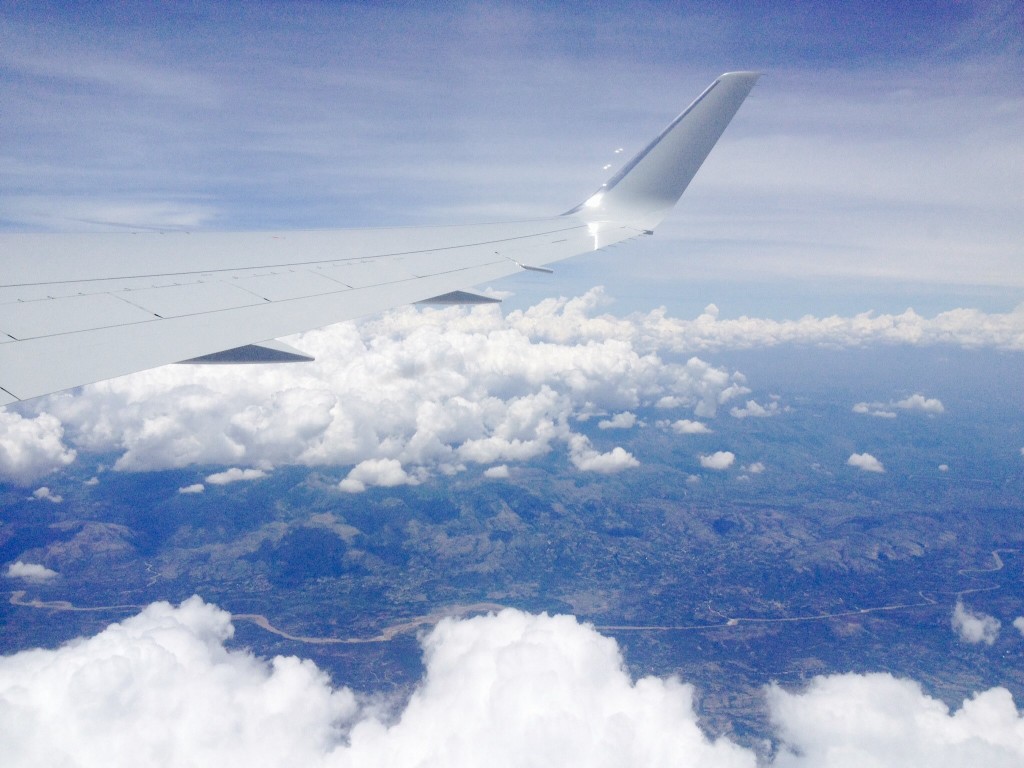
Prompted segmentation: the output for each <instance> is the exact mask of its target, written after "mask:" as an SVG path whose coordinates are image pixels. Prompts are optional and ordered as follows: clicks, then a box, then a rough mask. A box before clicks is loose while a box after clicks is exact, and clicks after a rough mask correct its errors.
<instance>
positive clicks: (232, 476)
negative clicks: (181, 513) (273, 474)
mask: <svg viewBox="0 0 1024 768" xmlns="http://www.w3.org/2000/svg"><path fill="white" fill-rule="evenodd" d="M266 476H267V473H266V472H264V471H263V470H262V469H240V468H239V467H231V468H230V469H226V470H224V471H223V472H214V473H213V474H212V475H207V476H206V482H208V483H209V484H210V485H228V484H229V483H238V482H243V481H246V480H261V479H263V478H264V477H266ZM189 487H194V486H189Z"/></svg>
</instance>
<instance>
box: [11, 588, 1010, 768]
mask: <svg viewBox="0 0 1024 768" xmlns="http://www.w3.org/2000/svg"><path fill="white" fill-rule="evenodd" d="M232 634H233V627H232V625H231V617H230V615H229V614H228V613H227V612H225V611H222V610H219V609H218V608H216V607H215V606H213V605H210V604H207V603H204V602H203V601H202V600H201V599H199V598H196V597H194V598H191V599H190V600H187V601H185V602H184V603H182V604H181V606H180V607H177V608H174V607H172V606H170V605H168V604H167V603H156V604H153V605H151V606H149V607H148V608H146V609H145V610H143V611H142V612H141V613H140V614H138V615H137V616H134V617H132V618H129V619H127V620H125V621H122V622H120V623H117V624H112V625H111V626H109V627H108V628H107V629H106V630H104V631H103V632H101V633H99V634H98V635H96V636H94V637H90V638H84V639H80V640H77V641H74V642H71V643H68V644H67V645H64V646H62V647H60V648H57V649H55V650H43V649H37V650H31V651H23V652H20V653H16V654H13V655H10V656H6V657H3V658H0V709H3V711H4V713H5V716H4V718H2V719H0V740H2V742H3V744H4V751H5V754H4V761H5V762H4V764H5V766H8V767H9V768H23V767H25V766H36V765H58V764H73V765H77V766H81V768H92V767H93V766H104V768H106V767H107V766H120V765H133V764H137V763H138V762H139V760H140V759H143V760H146V761H151V760H149V758H150V757H152V758H153V759H154V760H156V759H157V757H158V758H159V761H160V762H161V764H163V765H167V766H189V765H267V766H284V765H304V766H310V767H311V768H317V767H318V766H322V767H323V768H331V767H332V766H339V767H340V766H351V765H369V766H378V765H380V766H383V765H388V766H395V768H402V766H420V765H444V766H449V767H450V768H460V767H461V766H478V765H481V764H493V765H500V766H517V765H538V764H544V765H580V766H584V765H645V766H646V765H650V766H675V765H700V766H704V767H705V768H755V766H756V765H757V760H756V758H755V755H754V754H753V753H752V752H751V751H750V750H747V749H744V748H742V747H740V746H738V745H736V744H735V743H733V742H731V741H730V740H729V739H728V738H726V737H722V738H718V739H715V740H712V739H709V738H708V736H707V735H706V734H705V733H704V732H703V730H702V728H701V726H700V723H699V720H698V716H697V714H696V712H695V711H694V706H693V699H694V690H693V688H692V687H691V686H690V685H687V684H685V683H683V682H681V681H680V680H679V679H678V678H676V677H674V676H673V677H667V678H658V677H653V676H650V677H644V678H641V679H638V680H634V679H632V678H631V676H630V675H629V674H628V672H627V671H626V666H625V664H624V661H623V658H622V655H621V652H620V651H619V648H618V645H617V644H616V642H615V640H613V639H611V638H607V637H603V636H601V635H600V634H598V633H597V632H596V631H595V630H594V629H593V628H592V627H590V626H588V625H586V624H581V623H579V622H578V621H577V620H576V619H575V618H574V617H572V616H549V615H546V614H542V615H530V614H527V613H523V612H521V611H517V610H512V609H507V610H503V611H501V612H500V613H497V614H491V615H487V616H479V617H476V618H471V619H445V620H443V621H441V622H440V623H439V624H438V625H437V626H436V627H435V628H434V629H433V630H432V631H431V632H429V633H427V634H426V635H425V636H423V637H422V639H421V641H420V642H421V646H422V652H423V662H424V674H423V678H422V680H421V681H420V682H419V684H418V685H417V686H416V688H415V690H414V691H413V692H412V694H411V696H410V697H409V698H408V699H407V700H405V701H402V702H399V703H396V704H395V705H393V706H392V707H390V708H388V707H386V706H384V705H382V704H381V703H380V702H379V701H377V700H375V699H374V698H373V697H365V696H362V695H360V694H358V693H357V692H355V691H353V690H352V689H350V688H347V687H343V686H342V687H334V686H332V683H331V681H330V679H329V678H328V676H327V675H326V674H324V673H323V672H322V671H320V670H319V669H318V668H317V667H316V665H315V664H313V663H312V662H310V661H304V660H301V659H298V658H295V657H283V656H278V657H275V658H274V659H272V660H269V661H264V660H261V659H258V658H256V657H254V656H252V655H251V654H250V653H248V652H246V651H245V650H241V649H232V648H228V647H227V646H226V645H225V643H226V641H227V640H229V639H230V638H231V637H232ZM765 695H766V704H767V709H768V711H769V713H770V716H771V720H772V722H773V724H774V728H775V730H776V732H777V739H778V742H779V749H778V753H777V755H776V757H775V759H774V761H773V763H772V764H773V765H775V766H778V767H779V768H799V767H802V766H824V767H825V768H828V767H829V766H840V765H843V766H845V765H877V766H883V767H885V766H902V765H942V766H948V767H951V768H959V767H960V766H963V767H964V768H966V767H967V766H976V765H985V766H995V767H996V768H998V767H999V766H1009V765H1019V764H1020V761H1021V760H1022V759H1024V719H1022V717H1021V715H1020V713H1019V712H1018V711H1017V709H1016V707H1015V706H1014V702H1013V698H1012V697H1011V695H1010V694H1009V692H1007V691H1006V690H1005V689H1003V688H992V689H990V690H987V691H983V692H980V693H978V694H976V695H975V696H974V697H973V698H971V699H969V700H968V701H965V702H964V703H963V705H962V706H961V707H960V708H959V709H958V710H955V711H950V709H949V708H948V707H946V705H945V704H943V703H942V702H940V701H938V700H935V699H932V698H931V697H929V696H927V695H926V694H924V693H923V692H922V690H921V688H920V686H919V685H918V684H917V683H915V682H913V681H909V680H900V679H897V678H894V677H892V676H891V675H888V674H867V675H854V674H849V675H835V676H830V677H817V678H815V679H814V680H813V681H811V683H810V685H809V686H808V687H807V688H806V689H805V690H798V691H787V690H784V689H782V688H780V687H779V686H777V685H772V686H770V687H769V688H768V689H766V692H765ZM55 722H57V723H60V724H61V726H62V727H60V728H54V727H52V726H53V723H55Z"/></svg>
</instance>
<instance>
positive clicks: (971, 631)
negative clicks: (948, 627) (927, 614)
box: [950, 600, 1002, 645]
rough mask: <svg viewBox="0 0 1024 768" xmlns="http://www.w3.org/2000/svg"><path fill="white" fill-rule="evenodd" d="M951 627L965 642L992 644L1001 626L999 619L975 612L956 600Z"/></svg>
mask: <svg viewBox="0 0 1024 768" xmlns="http://www.w3.org/2000/svg"><path fill="white" fill-rule="evenodd" d="M950 621H951V623H952V625H953V629H954V630H956V633H957V634H958V635H959V636H960V639H961V640H963V641H964V642H965V643H972V644H977V643H984V644H985V645H992V644H993V643H995V641H996V638H998V637H999V628H1000V626H1002V624H1001V622H1000V621H999V619H997V618H995V617H994V616H989V615H988V614H985V613H975V612H974V611H971V610H970V609H969V608H966V607H964V604H963V603H962V602H961V601H959V600H957V601H956V606H955V607H954V608H953V616H952V619H951V620H950Z"/></svg>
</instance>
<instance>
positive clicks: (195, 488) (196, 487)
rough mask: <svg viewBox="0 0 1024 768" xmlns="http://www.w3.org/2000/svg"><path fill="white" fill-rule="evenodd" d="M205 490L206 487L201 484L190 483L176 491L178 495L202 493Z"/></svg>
mask: <svg viewBox="0 0 1024 768" xmlns="http://www.w3.org/2000/svg"><path fill="white" fill-rule="evenodd" d="M205 490H206V486H205V485H203V484H202V483H192V485H186V486H183V487H181V488H179V489H178V493H184V494H189V493H202V492H203V491H205Z"/></svg>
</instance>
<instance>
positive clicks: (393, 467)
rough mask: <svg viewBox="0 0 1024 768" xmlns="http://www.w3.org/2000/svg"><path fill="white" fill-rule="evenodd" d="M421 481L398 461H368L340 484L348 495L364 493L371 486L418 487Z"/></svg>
mask: <svg viewBox="0 0 1024 768" xmlns="http://www.w3.org/2000/svg"><path fill="white" fill-rule="evenodd" d="M418 482H419V480H418V479H417V478H415V477H413V476H411V475H409V474H408V473H407V472H406V471H405V470H404V469H402V463H401V462H400V461H398V460H397V459H367V460H366V461H361V462H359V464H357V465H356V466H355V467H353V468H352V470H351V471H350V472H349V473H348V476H347V477H346V478H345V479H344V480H342V481H341V482H340V483H338V487H339V488H340V489H341V490H343V491H346V492H348V493H362V492H363V491H365V490H366V489H367V488H368V487H370V486H382V487H384V488H393V487H394V486H396V485H416V484H417V483H418Z"/></svg>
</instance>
